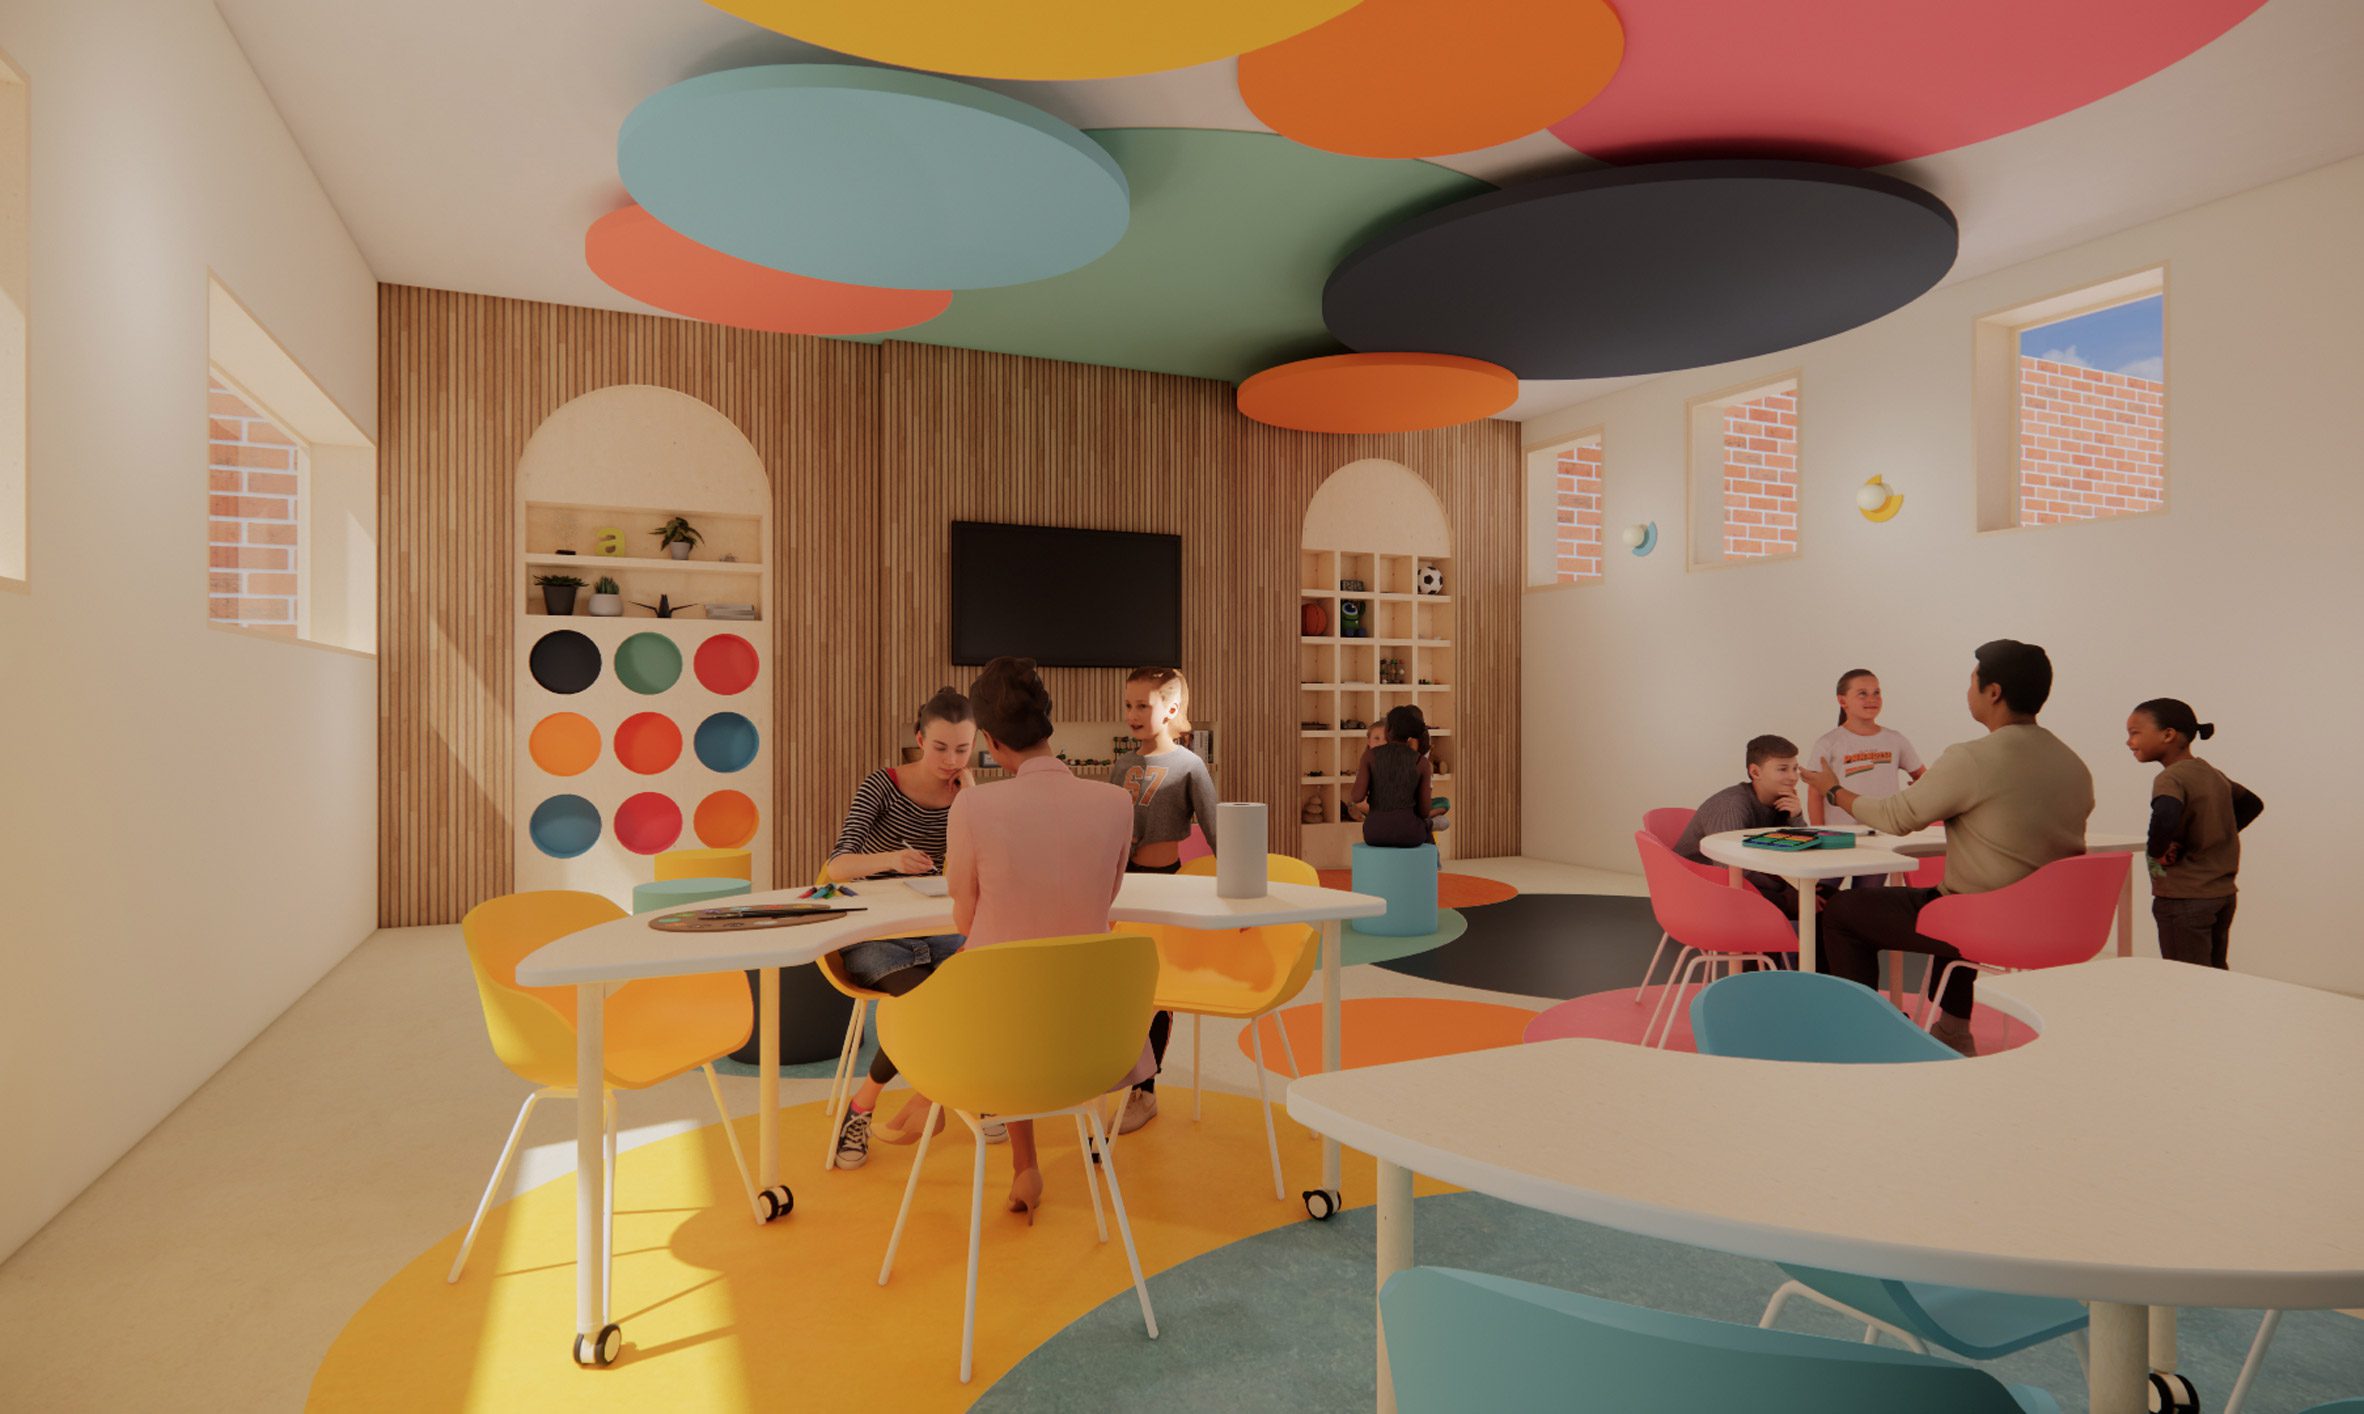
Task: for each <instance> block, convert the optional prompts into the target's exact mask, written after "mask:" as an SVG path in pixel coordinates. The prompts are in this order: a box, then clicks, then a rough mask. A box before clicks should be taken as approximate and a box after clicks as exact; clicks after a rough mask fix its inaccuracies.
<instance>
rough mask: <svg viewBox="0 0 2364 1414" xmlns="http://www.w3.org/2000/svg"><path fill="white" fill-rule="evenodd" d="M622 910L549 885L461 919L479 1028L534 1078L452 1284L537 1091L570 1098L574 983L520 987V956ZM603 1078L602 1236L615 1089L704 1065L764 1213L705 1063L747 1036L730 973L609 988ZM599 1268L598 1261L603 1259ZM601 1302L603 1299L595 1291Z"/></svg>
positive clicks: (610, 1244)
mask: <svg viewBox="0 0 2364 1414" xmlns="http://www.w3.org/2000/svg"><path fill="white" fill-rule="evenodd" d="M624 916H625V914H624V910H622V909H620V908H618V907H616V906H615V905H614V904H613V903H610V902H609V901H608V900H606V899H604V898H601V897H600V896H599V895H597V894H585V893H573V892H569V891H565V890H559V889H551V890H544V891H541V892H537V893H526V894H505V895H503V896H501V897H500V898H496V899H488V900H486V901H485V902H483V903H480V904H478V905H476V906H475V907H474V908H471V909H469V910H468V916H467V917H465V918H463V919H461V920H460V936H461V938H462V939H464V940H465V942H466V944H467V948H468V967H469V970H470V971H472V972H474V973H475V974H476V996H477V999H478V1000H479V1001H481V1002H482V1003H483V1004H484V1029H485V1032H486V1034H487V1036H488V1037H489V1038H490V1039H491V1041H492V1048H493V1054H495V1055H497V1056H499V1057H500V1059H501V1064H503V1065H505V1066H507V1067H509V1069H510V1070H512V1071H514V1072H515V1073H516V1074H517V1076H518V1077H519V1078H520V1079H522V1080H525V1081H527V1082H528V1083H530V1084H532V1085H535V1086H538V1087H539V1088H538V1089H536V1090H535V1091H534V1092H533V1093H532V1094H530V1095H527V1096H526V1097H525V1104H524V1105H523V1106H522V1107H521V1108H519V1110H518V1111H517V1122H516V1123H515V1124H513V1125H511V1126H510V1127H509V1138H508V1141H507V1142H506V1143H504V1144H502V1145H501V1157H500V1159H499V1161H498V1162H497V1163H495V1164H494V1165H493V1174H492V1182H490V1183H487V1184H486V1185H485V1186H484V1197H483V1198H482V1199H480V1200H479V1201H478V1202H477V1204H476V1216H475V1217H473V1218H471V1219H469V1220H468V1234H467V1236H465V1237H463V1238H461V1239H460V1251H459V1255H458V1256H456V1257H454V1258H453V1259H452V1264H451V1273H450V1275H448V1276H447V1277H445V1278H444V1280H446V1281H458V1280H459V1279H460V1272H461V1271H462V1270H463V1269H464V1268H465V1267H466V1266H467V1265H468V1250H469V1249H470V1248H471V1247H473V1246H475V1244H476V1230H477V1229H478V1228H479V1227H481V1226H482V1225H483V1223H484V1215H485V1213H486V1212H487V1211H488V1210H490V1209H491V1207H492V1201H493V1195H494V1194H496V1193H498V1192H499V1191H500V1188H501V1183H502V1181H503V1180H505V1179H506V1178H507V1177H508V1176H509V1164H510V1161H511V1160H513V1159H515V1158H516V1156H517V1140H518V1137H519V1136H520V1135H522V1134H524V1133H525V1122H526V1120H527V1119H528V1118H530V1117H531V1116H532V1115H533V1112H534V1106H535V1105H536V1104H538V1103H540V1102H541V1101H543V1100H567V1099H571V1100H575V1101H576V1102H577V1103H580V1102H581V1100H582V1097H581V1096H578V1095H577V1094H576V1093H575V989H574V988H572V987H526V986H521V985H519V984H518V981H517V964H518V963H520V962H522V961H524V960H525V958H526V956H527V955H528V954H530V953H532V952H533V951H534V950H535V949H537V948H540V947H541V946H542V945H543V944H545V943H549V942H551V941H554V940H555V939H558V938H563V937H565V936H566V935H567V934H569V933H575V932H580V931H582V930H583V929H585V928H589V927H592V926H594V925H596V924H600V923H608V922H612V921H614V920H615V919H618V918H622V917H624ZM604 1013H605V1025H604V1035H605V1039H606V1052H607V1054H606V1075H605V1077H604V1080H603V1084H602V1094H601V1095H600V1097H599V1102H600V1108H601V1111H602V1113H603V1115H604V1117H605V1125H606V1130H607V1144H606V1149H607V1155H606V1164H607V1171H608V1182H607V1213H606V1217H605V1225H604V1228H603V1231H604V1233H605V1235H604V1236H603V1237H602V1239H601V1241H602V1243H603V1244H604V1246H605V1248H606V1250H607V1251H608V1252H613V1251H614V1250H615V1225H616V1184H615V1167H616V1105H615V1097H614V1094H613V1093H612V1092H614V1091H617V1090H645V1089H647V1088H648V1087H649V1086H651V1085H655V1084H658V1083H660V1082H662V1081H666V1080H671V1079H672V1078H673V1077H674V1076H676V1075H683V1074H686V1073H688V1072H690V1071H693V1070H703V1071H704V1072H705V1073H706V1088H707V1089H708V1090H709V1091H711V1092H712V1093H713V1096H714V1109H715V1112H716V1113H717V1114H720V1115H721V1116H722V1135H723V1138H725V1139H726V1140H728V1141H729V1142H730V1146H731V1158H732V1159H734V1160H735V1161H737V1163H738V1166H739V1182H740V1183H741V1184H743V1185H744V1186H745V1187H746V1190H747V1206H748V1209H749V1210H750V1211H751V1212H753V1213H754V1214H755V1220H756V1221H757V1222H758V1223H761V1222H763V1221H765V1220H766V1219H767V1217H768V1216H770V1215H769V1214H767V1213H766V1212H765V1211H764V1200H763V1199H761V1198H759V1196H758V1195H757V1193H756V1191H755V1178H754V1176H753V1175H752V1174H750V1173H749V1172H748V1171H747V1157H746V1155H745V1154H744V1153H742V1152H741V1151H740V1149H739V1135H738V1131H737V1130H736V1129H735V1128H734V1127H733V1126H732V1123H731V1115H730V1110H729V1108H728V1107H727V1106H726V1105H724V1104H723V1100H722V1082H721V1081H720V1080H717V1079H716V1078H715V1075H714V1060H715V1058H716V1057H718V1056H726V1055H729V1054H730V1053H731V1052H732V1051H733V1050H735V1049H737V1047H738V1046H739V1044H740V1043H741V1042H742V1041H745V1040H746V1039H747V1032H748V1030H749V1028H750V1027H751V1026H752V1024H753V1022H754V1009H753V1007H752V1006H751V1005H750V1004H749V1002H748V999H747V986H746V984H745V983H744V982H741V981H740V980H739V974H737V973H735V972H721V973H708V974H704V975H700V976H694V977H653V978H648V979H645V980H642V981H638V982H627V983H625V984H624V985H623V986H621V987H618V988H616V989H615V990H614V991H612V992H610V993H608V996H607V1004H606V1007H605V1008H604ZM603 1265H605V1264H604V1263H603ZM600 1304H601V1306H602V1307H605V1306H606V1304H607V1302H606V1297H605V1294H604V1293H603V1294H602V1297H601V1302H600Z"/></svg>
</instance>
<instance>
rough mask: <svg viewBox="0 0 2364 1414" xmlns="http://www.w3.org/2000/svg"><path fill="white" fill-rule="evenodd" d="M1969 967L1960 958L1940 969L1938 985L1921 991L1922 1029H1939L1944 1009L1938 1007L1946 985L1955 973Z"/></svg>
mask: <svg viewBox="0 0 2364 1414" xmlns="http://www.w3.org/2000/svg"><path fill="white" fill-rule="evenodd" d="M1968 965H1969V964H1967V963H1965V962H1963V961H1962V960H1961V959H1959V958H1956V959H1954V960H1953V961H1951V962H1948V963H1947V964H1946V965H1945V966H1944V967H1941V968H1939V969H1938V972H1937V985H1936V986H1934V987H1923V988H1922V989H1921V1029H1922V1030H1923V1031H1935V1030H1936V1029H1937V1018H1938V1017H1939V1016H1941V1015H1943V1014H1944V1012H1943V1009H1942V1008H1940V1007H1939V1006H1938V1005H1937V1001H1938V998H1940V997H1943V996H1944V995H1945V985H1946V983H1947V982H1948V981H1950V980H1952V978H1953V975H1954V973H1955V971H1956V970H1957V969H1960V968H1962V967H1966V966H1968Z"/></svg>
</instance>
